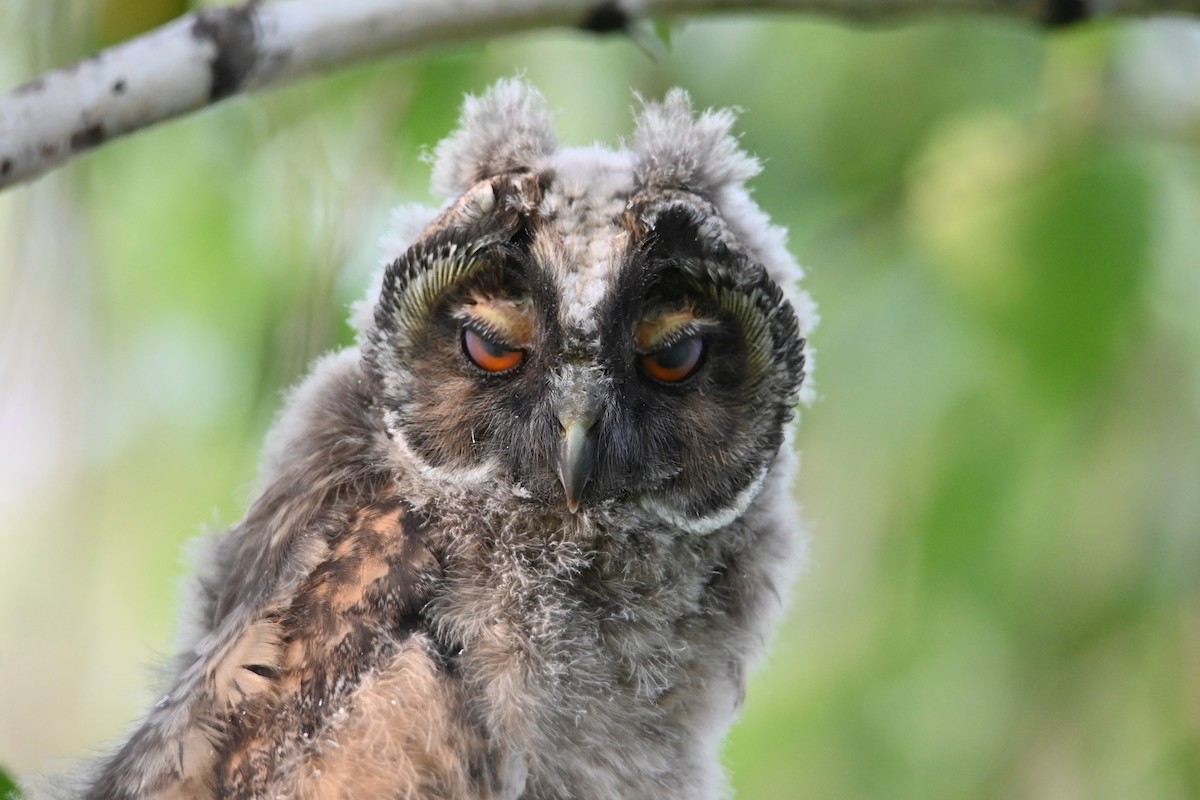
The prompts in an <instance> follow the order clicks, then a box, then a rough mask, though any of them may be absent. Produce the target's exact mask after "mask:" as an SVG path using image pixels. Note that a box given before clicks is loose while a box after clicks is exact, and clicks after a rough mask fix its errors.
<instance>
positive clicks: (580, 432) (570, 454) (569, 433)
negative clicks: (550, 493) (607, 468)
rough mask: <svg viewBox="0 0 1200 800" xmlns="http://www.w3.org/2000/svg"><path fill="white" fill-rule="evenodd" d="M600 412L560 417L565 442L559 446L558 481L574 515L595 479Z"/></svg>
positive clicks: (557, 457) (571, 413) (567, 414)
mask: <svg viewBox="0 0 1200 800" xmlns="http://www.w3.org/2000/svg"><path fill="white" fill-rule="evenodd" d="M596 416H597V415H596V412H595V411H594V410H592V409H579V410H575V409H572V410H570V411H566V412H563V413H560V415H559V422H560V423H561V424H562V429H563V433H562V439H561V440H560V441H559V443H558V454H557V456H556V458H555V463H554V466H555V468H556V469H557V470H558V479H559V480H560V481H562V486H563V491H565V492H566V494H567V508H569V509H571V513H572V514H574V513H576V512H577V511H579V502H580V498H582V497H583V489H584V487H585V486H587V482H588V480H589V479H590V478H591V477H592V466H593V464H594V458H595V453H596V431H595V422H596Z"/></svg>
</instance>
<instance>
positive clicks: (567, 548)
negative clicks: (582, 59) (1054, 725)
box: [63, 81, 815, 800]
mask: <svg viewBox="0 0 1200 800" xmlns="http://www.w3.org/2000/svg"><path fill="white" fill-rule="evenodd" d="M732 123H733V116H732V115H731V114H730V113H729V112H725V111H715V112H713V111H710V112H705V113H702V114H700V115H698V116H697V115H695V114H694V113H693V111H692V109H691V106H690V103H689V101H688V98H687V96H686V95H685V94H684V93H683V92H682V91H679V90H676V91H673V92H671V93H670V94H669V95H668V96H667V98H666V100H665V101H664V102H663V103H661V104H657V103H646V104H645V105H644V107H643V109H642V111H641V113H640V115H639V117H638V121H637V129H636V133H635V135H634V137H633V144H632V148H631V149H630V150H627V151H626V150H622V151H611V150H605V149H600V148H590V149H583V150H571V149H560V148H559V147H558V145H557V143H556V141H555V137H554V134H553V130H552V121H551V118H550V115H549V113H548V112H547V110H546V108H545V105H544V103H543V101H542V100H541V98H540V96H539V95H538V94H537V93H536V92H534V91H533V90H532V89H530V88H529V87H527V86H525V85H524V84H522V83H520V82H518V81H505V82H501V83H500V84H498V85H497V86H496V87H494V88H493V89H492V90H491V91H490V92H489V93H487V94H486V95H484V96H483V97H481V98H472V99H468V101H467V103H466V105H465V108H464V111H463V118H462V127H461V128H460V130H459V131H458V132H456V133H454V134H453V135H452V136H450V137H449V138H448V139H447V140H446V141H444V142H443V143H442V144H441V145H440V146H439V147H438V149H437V152H436V164H435V167H434V185H435V187H436V188H437V189H438V190H439V191H441V192H443V193H445V194H446V195H448V196H450V198H451V199H450V200H449V201H448V202H447V204H446V205H445V206H444V207H443V208H442V209H441V210H440V211H437V212H428V211H423V210H414V209H408V210H405V211H404V212H402V213H401V214H400V216H399V217H398V218H397V222H396V226H397V228H398V229H400V230H402V231H408V233H409V234H410V235H411V234H413V233H416V240H415V242H413V243H412V244H411V246H401V245H400V244H399V243H398V242H397V241H396V240H391V241H389V242H387V243H386V244H385V247H387V248H388V249H389V251H390V252H389V254H388V258H387V267H386V269H385V271H384V273H383V275H382V277H381V280H380V282H379V284H378V286H377V288H376V289H375V290H374V291H373V293H372V296H371V297H370V298H369V299H368V301H367V303H365V304H364V305H363V306H362V307H361V308H360V310H359V311H358V312H357V313H356V317H355V318H356V320H357V324H358V325H359V327H360V342H359V345H358V346H357V347H355V348H351V349H348V350H346V351H343V352H340V353H336V354H333V355H330V356H328V357H326V358H324V359H322V360H321V361H319V362H318V363H317V364H316V365H315V367H314V369H313V371H312V373H311V375H310V376H309V377H308V378H307V379H306V380H305V381H304V382H303V383H302V384H301V385H300V386H299V387H298V388H297V389H296V390H295V391H294V392H293V393H292V395H291V397H290V398H289V401H288V403H287V406H286V408H285V410H284V411H283V413H282V415H281V416H280V418H279V420H278V421H277V422H276V425H275V427H274V428H273V430H272V432H271V434H270V435H269V437H268V442H267V447H266V453H265V456H264V459H263V467H262V475H261V477H260V483H259V485H260V491H259V494H258V497H257V499H256V500H255V501H254V503H253V504H252V505H251V507H250V509H249V511H248V513H247V515H246V517H245V518H244V519H243V520H242V521H241V522H239V523H238V524H237V525H235V526H233V527H232V528H231V529H230V530H229V531H227V532H226V533H225V534H224V535H223V536H221V537H219V538H218V539H216V540H215V541H214V542H213V543H212V546H211V548H210V550H209V551H208V552H207V553H206V554H205V555H204V557H203V558H202V559H201V564H200V569H199V574H198V576H197V578H196V580H195V589H194V592H193V595H194V597H193V602H192V603H191V604H190V607H189V608H188V610H187V613H186V616H185V625H184V628H183V630H184V633H183V634H182V636H181V639H182V641H181V645H180V654H179V655H178V656H177V657H176V659H175V661H174V663H173V665H172V668H171V671H170V679H169V683H168V685H167V688H166V690H165V692H164V693H163V695H162V697H161V699H160V700H159V701H158V702H157V703H156V704H155V705H154V707H153V708H151V709H150V710H149V712H148V713H147V714H146V716H145V717H144V718H143V720H142V721H141V722H140V723H139V724H138V725H137V726H136V728H135V729H134V731H133V733H132V734H131V736H130V737H129V738H128V740H127V741H126V742H125V744H124V745H123V746H122V747H121V748H120V749H119V750H118V751H117V752H116V753H115V754H114V755H113V756H111V757H110V758H108V759H105V760H103V761H102V762H100V763H98V764H97V765H95V767H94V769H93V770H91V771H90V772H89V773H88V774H87V775H85V776H84V778H82V779H81V780H82V782H81V784H80V785H79V786H75V787H71V788H67V789H64V790H63V794H64V796H85V797H88V798H106V800H121V799H122V798H134V797H138V798H153V797H162V798H167V797H172V798H174V797H184V798H213V797H222V798H251V797H255V798H258V797H262V798H267V797H270V798H351V797H361V798H377V797H391V798H464V799H465V798H518V797H523V798H556V797H562V798H566V797H571V798H580V799H581V800H582V799H583V798H631V797H647V798H649V797H653V798H672V797H674V798H689V799H690V798H704V797H713V796H716V795H719V794H721V793H722V791H723V786H724V783H723V778H722V774H721V769H720V766H719V760H718V748H719V745H720V741H721V738H722V737H723V735H724V733H725V731H726V730H727V728H728V726H729V725H730V723H731V721H732V720H733V718H734V715H735V713H736V711H737V708H738V707H739V705H740V703H741V698H742V695H743V692H744V689H745V680H746V672H747V669H748V667H749V666H750V665H751V664H752V663H753V662H754V660H755V658H756V657H757V656H758V654H759V653H760V651H761V649H762V647H763V642H764V639H765V636H766V634H767V632H768V630H769V628H770V626H771V624H772V622H773V620H774V618H775V617H776V615H777V613H778V610H779V607H780V603H781V600H780V598H781V594H782V593H783V592H784V590H785V589H786V587H787V584H788V581H789V579H790V576H791V573H792V570H793V567H794V565H795V563H796V560H797V558H796V557H797V554H798V552H799V550H800V549H801V547H802V541H803V536H802V533H801V530H800V525H799V521H798V516H797V512H796V509H795V508H794V506H793V502H792V499H791V495H792V486H791V482H792V478H793V469H792V466H793V464H792V462H793V457H792V453H791V447H790V445H789V444H788V439H789V437H788V423H789V421H790V420H791V417H792V411H793V408H794V405H795V403H796V402H797V398H798V396H799V394H800V391H801V383H802V379H803V365H804V360H805V357H804V350H803V348H804V340H803V336H804V335H806V334H807V332H808V329H809V328H810V327H811V325H812V324H813V322H814V321H815V314H814V313H813V307H812V304H811V302H810V301H809V299H808V297H807V296H806V295H804V294H803V293H802V292H800V291H799V289H798V288H797V287H796V281H797V280H798V279H799V277H800V273H799V269H798V267H797V266H796V264H795V263H794V261H793V260H792V259H791V257H790V256H789V255H788V253H787V251H786V249H785V248H784V245H783V239H784V237H783V233H782V231H780V230H779V229H777V228H775V227H772V226H771V225H770V224H769V223H768V221H767V219H766V217H765V215H764V214H763V213H762V212H761V211H760V210H759V209H758V208H757V207H756V206H755V205H754V204H753V202H752V201H751V200H750V198H749V195H748V194H747V192H746V189H745V188H744V182H745V180H747V179H748V178H750V177H751V176H753V175H754V174H756V173H757V171H758V164H757V162H756V161H754V160H753V159H752V158H750V157H749V156H747V155H745V154H744V153H742V152H741V150H740V149H739V148H738V146H737V143H736V141H735V140H734V139H733V138H732V136H731V135H730V130H731V126H732ZM789 298H790V302H789ZM468 334H469V335H471V336H474V337H477V338H476V339H475V340H474V344H475V346H476V347H477V348H478V347H483V348H484V350H483V351H481V352H483V353H484V356H485V357H486V356H487V355H488V354H489V353H492V352H494V353H497V354H499V355H500V356H502V357H503V359H506V360H503V359H502V360H501V361H498V362H497V363H502V364H504V365H507V364H511V363H513V361H514V360H515V362H516V363H517V366H516V367H512V368H507V367H506V368H505V369H501V370H495V371H493V372H489V371H488V370H487V369H485V368H483V367H481V366H480V365H478V364H477V363H476V362H474V361H472V358H473V356H472V355H471V354H472V352H474V351H472V350H471V349H470V347H468V346H467V343H466V339H465V337H467V336H468ZM651 368H655V369H657V370H658V371H652V369H651ZM655 375H667V376H668V377H669V378H670V380H665V381H664V380H662V379H659V378H656V377H655ZM677 375H683V376H684V377H683V378H681V379H678V380H676V378H675V376H677Z"/></svg>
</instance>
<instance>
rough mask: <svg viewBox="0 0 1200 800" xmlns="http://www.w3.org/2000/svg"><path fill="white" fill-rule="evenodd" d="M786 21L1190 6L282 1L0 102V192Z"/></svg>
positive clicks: (1155, 10) (223, 11) (851, 0)
mask: <svg viewBox="0 0 1200 800" xmlns="http://www.w3.org/2000/svg"><path fill="white" fill-rule="evenodd" d="M752 10H790V11H797V12H808V13H821V14H828V15H833V16H838V17H842V18H847V19H853V20H880V21H882V20H891V19H895V18H899V17H905V16H914V15H920V14H941V15H946V14H952V13H972V14H983V15H994V16H1004V17H1010V18H1018V19H1025V20H1029V21H1031V22H1034V23H1039V24H1045V25H1060V24H1067V23H1072V22H1076V21H1079V20H1083V19H1088V18H1090V17H1093V16H1138V15H1168V14H1189V15H1196V14H1200V0H339V2H329V0H282V1H281V2H278V3H271V4H263V3H261V2H259V1H258V0H248V2H247V3H246V4H244V5H241V6H234V7H224V8H212V9H207V10H203V11H200V12H197V13H194V14H189V15H186V16H183V17H180V18H179V19H177V20H174V21H173V22H171V23H169V24H167V25H164V26H163V27H161V28H158V29H156V30H154V31H151V32H149V33H147V34H145V35H143V36H140V37H138V38H136V39H132V40H130V41H129V42H126V43H123V44H120V45H117V46H115V47H112V48H109V49H108V50H105V51H103V52H101V53H99V54H97V55H95V56H93V57H91V58H89V59H86V60H84V61H81V62H79V63H77V64H75V65H73V66H69V67H65V68H63V69H58V70H55V71H52V72H49V73H46V74H45V75H42V76H41V77H38V78H35V79H34V80H32V81H30V82H29V83H26V84H24V85H23V86H19V87H17V88H16V89H13V90H11V91H9V92H8V93H6V94H4V95H2V96H0V190H2V189H4V188H6V187H9V186H13V185H16V184H18V183H22V182H24V181H29V180H32V179H34V178H36V177H38V176H39V175H41V174H43V173H45V172H47V171H49V170H51V169H53V168H54V167H56V166H58V165H60V164H62V163H64V162H66V161H67V160H69V159H71V158H73V157H74V156H76V155H78V154H80V153H83V152H85V151H87V150H90V149H92V148H93V147H96V146H98V145H100V144H103V143H104V142H107V141H109V140H111V139H114V138H116V137H118V136H123V135H125V134H127V133H132V132H134V131H137V130H140V129H141V128H146V127H149V126H150V125H153V124H155V123H157V122H162V121H164V120H168V119H171V118H174V117H178V116H182V115H183V114H186V113H188V112H190V111H195V110H197V109H200V108H204V107H205V106H208V105H211V104H213V103H216V102H218V101H220V100H223V99H225V98H227V97H229V96H231V95H234V94H237V93H239V92H248V91H254V90H257V89H264V88H267V87H271V86H277V85H280V84H283V83H286V82H288V81H292V80H296V79H297V78H301V77H303V76H306V75H310V74H312V73H316V72H321V71H323V70H328V69H331V68H334V67H338V66H343V65H346V64H350V63H353V62H355V61H361V60H365V59H368V58H372V57H375V56H379V55H382V54H385V53H386V54H400V53H410V52H413V51H416V50H420V49H425V48H428V47H432V46H435V45H444V44H448V43H451V42H461V41H467V40H475V39H482V38H485V37H495V36H497V35H502V34H507V33H514V32H517V31H528V30H534V29H538V28H550V27H572V28H578V29H582V30H588V31H594V32H598V33H604V32H611V31H624V30H628V29H629V28H631V27H632V26H633V25H635V24H637V23H638V22H640V21H642V20H644V19H647V18H650V17H672V16H677V15H682V14H691V15H696V14H708V13H715V12H721V11H726V12H728V11H743V12H745V11H752Z"/></svg>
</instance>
